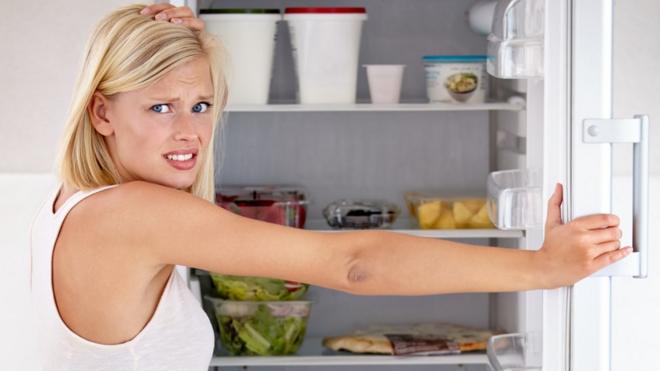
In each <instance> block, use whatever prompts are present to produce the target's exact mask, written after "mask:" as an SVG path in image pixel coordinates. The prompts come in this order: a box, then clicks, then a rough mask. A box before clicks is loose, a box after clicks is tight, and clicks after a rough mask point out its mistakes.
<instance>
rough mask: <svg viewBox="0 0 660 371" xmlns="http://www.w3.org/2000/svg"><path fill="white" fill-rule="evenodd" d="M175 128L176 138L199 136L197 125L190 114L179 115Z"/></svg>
mask: <svg viewBox="0 0 660 371" xmlns="http://www.w3.org/2000/svg"><path fill="white" fill-rule="evenodd" d="M174 128H175V132H174V139H176V140H194V139H197V137H198V135H197V132H196V131H195V125H193V118H192V117H191V115H190V114H183V115H179V117H177V119H176V122H175V124H174Z"/></svg>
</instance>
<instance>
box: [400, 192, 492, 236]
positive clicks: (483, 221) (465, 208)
mask: <svg viewBox="0 0 660 371" xmlns="http://www.w3.org/2000/svg"><path fill="white" fill-rule="evenodd" d="M404 197H405V199H406V205H407V206H408V211H409V212H410V214H411V215H412V216H413V217H414V218H415V219H417V222H418V223H419V227H420V228H421V229H491V228H495V226H494V225H493V223H492V222H491V221H490V218H489V217H488V206H487V204H486V198H483V197H446V196H440V195H437V194H433V193H420V192H408V193H406V194H405V196H404Z"/></svg>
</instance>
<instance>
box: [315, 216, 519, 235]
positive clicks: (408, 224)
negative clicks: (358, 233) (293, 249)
mask: <svg viewBox="0 0 660 371" xmlns="http://www.w3.org/2000/svg"><path fill="white" fill-rule="evenodd" d="M305 229H309V230H315V231H321V232H348V231H355V230H352V229H332V228H330V226H328V223H326V221H325V220H323V219H317V220H310V221H308V222H307V223H306V225H305ZM377 230H384V231H390V232H396V233H404V234H409V235H411V236H418V237H428V238H443V239H459V238H522V237H524V236H525V232H524V231H522V230H499V229H419V228H417V227H416V225H415V223H414V222H413V221H412V220H410V219H405V218H403V219H398V220H397V221H396V222H395V223H394V225H393V226H392V228H390V229H377Z"/></svg>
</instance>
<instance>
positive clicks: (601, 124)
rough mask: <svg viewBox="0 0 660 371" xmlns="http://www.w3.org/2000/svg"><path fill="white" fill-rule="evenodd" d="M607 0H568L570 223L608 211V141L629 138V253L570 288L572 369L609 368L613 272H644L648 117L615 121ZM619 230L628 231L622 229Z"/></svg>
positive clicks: (610, 6)
mask: <svg viewBox="0 0 660 371" xmlns="http://www.w3.org/2000/svg"><path fill="white" fill-rule="evenodd" d="M612 13H613V2H612V0H579V1H575V0H574V1H572V6H571V14H572V17H571V18H572V23H571V34H572V36H571V40H572V48H571V54H572V56H571V66H572V71H571V90H570V94H571V105H572V108H571V116H570V123H569V124H570V155H569V171H570V172H569V182H568V184H567V191H568V192H567V194H568V203H567V204H566V206H567V207H568V210H567V211H568V220H572V219H575V218H577V217H580V216H583V215H588V214H596V213H611V212H612V198H613V194H612V158H611V156H612V153H611V151H612V148H611V147H612V146H611V143H615V142H628V143H634V147H635V150H634V152H635V155H634V158H635V161H634V165H633V168H634V174H635V176H634V178H635V180H634V184H635V186H634V197H633V198H634V202H633V205H631V206H630V207H631V208H633V213H634V218H633V227H632V234H633V249H634V250H633V251H634V252H633V253H632V254H631V255H629V256H628V257H626V258H624V259H623V260H621V261H620V262H618V263H616V264H614V265H612V266H610V267H608V268H606V269H604V270H602V271H600V272H597V273H596V274H595V275H594V276H593V277H590V278H587V279H585V280H583V281H581V282H579V283H578V284H576V285H575V286H574V287H573V288H572V289H571V295H570V315H569V321H570V322H569V323H570V338H569V344H570V353H569V357H568V358H569V361H570V362H569V364H570V368H569V369H570V370H593V371H609V370H610V369H611V359H612V351H614V350H613V349H612V347H611V341H612V330H611V323H612V297H611V295H612V279H611V277H612V276H619V277H629V278H630V279H632V278H633V277H635V278H644V277H646V274H647V260H646V256H647V250H648V249H647V233H648V228H647V217H648V147H647V138H648V136H647V133H648V119H647V118H646V117H645V116H638V117H635V118H628V119H616V120H615V119H613V118H612V32H613V28H612V19H613V14H612ZM623 232H624V235H627V234H629V233H631V231H630V230H625V229H624V231H623Z"/></svg>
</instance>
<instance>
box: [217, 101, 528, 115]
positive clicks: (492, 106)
mask: <svg viewBox="0 0 660 371" xmlns="http://www.w3.org/2000/svg"><path fill="white" fill-rule="evenodd" d="M524 109H525V105H524V103H522V102H517V101H516V102H512V103H509V102H485V103H398V104H372V103H354V104H240V105H230V106H227V107H226V108H225V112H423V111H521V110H524Z"/></svg>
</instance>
